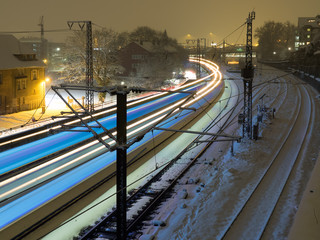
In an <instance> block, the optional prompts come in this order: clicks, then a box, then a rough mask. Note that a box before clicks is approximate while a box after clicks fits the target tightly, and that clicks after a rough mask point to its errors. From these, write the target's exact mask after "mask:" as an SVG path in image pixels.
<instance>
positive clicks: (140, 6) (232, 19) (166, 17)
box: [0, 0, 320, 43]
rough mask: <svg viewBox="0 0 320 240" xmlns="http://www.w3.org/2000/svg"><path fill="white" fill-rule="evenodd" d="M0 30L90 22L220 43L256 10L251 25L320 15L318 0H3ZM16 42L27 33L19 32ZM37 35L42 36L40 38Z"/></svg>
mask: <svg viewBox="0 0 320 240" xmlns="http://www.w3.org/2000/svg"><path fill="white" fill-rule="evenodd" d="M0 6H1V7H0V19H1V20H0V32H5V31H10V32H12V31H25V30H31V31H32V30H40V28H39V27H38V26H37V24H38V23H39V19H40V16H42V15H43V16H44V27H45V30H51V29H67V28H68V27H67V24H66V22H67V21H68V20H91V21H92V22H93V23H95V24H97V25H99V26H103V27H107V28H111V29H113V30H115V31H118V32H120V31H132V30H134V29H135V28H137V27H138V26H149V27H151V28H154V29H156V30H161V31H163V30H165V29H166V30H167V33H168V35H169V36H170V37H173V38H177V39H178V41H179V42H185V39H186V36H187V34H190V35H191V37H190V36H189V38H207V39H208V41H209V42H211V41H214V42H221V41H222V39H223V38H224V37H226V36H227V35H229V34H230V33H231V32H232V31H234V30H235V29H237V28H238V27H239V26H240V25H241V24H242V23H244V22H245V19H246V18H247V16H248V13H249V12H251V11H252V10H253V9H254V10H255V11H256V20H254V22H253V27H254V28H256V27H259V26H261V25H263V23H264V22H265V21H268V20H274V21H280V22H285V21H290V22H291V23H293V24H295V25H296V24H297V21H298V20H297V19H298V17H315V16H316V15H318V14H320V1H319V0H303V1H297V0H260V1H254V0H229V1H214V0H197V1H191V0H158V1H155V0H90V1H89V0H87V1H84V0H51V1H48V0H27V1H25V0H1V5H0ZM241 31H242V28H241V29H239V30H238V31H237V32H235V33H234V34H232V35H231V36H230V37H228V38H227V42H229V43H244V42H245V34H244V32H243V33H242V34H241ZM15 36H17V37H18V38H20V37H23V36H25V34H24V35H23V34H16V35H15ZM34 36H40V34H36V35H34ZM66 36H67V33H66V32H65V33H45V37H46V38H47V39H49V40H51V41H63V40H64V39H65V37H66Z"/></svg>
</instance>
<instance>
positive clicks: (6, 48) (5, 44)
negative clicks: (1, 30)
mask: <svg viewBox="0 0 320 240" xmlns="http://www.w3.org/2000/svg"><path fill="white" fill-rule="evenodd" d="M45 66H46V65H45V64H44V63H43V62H42V61H39V60H37V59H36V58H35V57H34V53H33V52H32V50H31V49H29V48H27V47H26V46H23V45H21V44H20V42H19V40H18V39H16V38H15V37H14V36H13V35H3V34H0V69H1V70H4V69H14V68H26V67H45Z"/></svg>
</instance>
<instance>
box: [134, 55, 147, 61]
mask: <svg viewBox="0 0 320 240" xmlns="http://www.w3.org/2000/svg"><path fill="white" fill-rule="evenodd" d="M131 58H132V59H135V60H140V59H142V60H143V59H145V55H140V54H133V55H132V56H131Z"/></svg>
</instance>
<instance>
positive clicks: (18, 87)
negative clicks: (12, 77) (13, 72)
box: [17, 79, 21, 90]
mask: <svg viewBox="0 0 320 240" xmlns="http://www.w3.org/2000/svg"><path fill="white" fill-rule="evenodd" d="M17 90H21V80H20V79H17Z"/></svg>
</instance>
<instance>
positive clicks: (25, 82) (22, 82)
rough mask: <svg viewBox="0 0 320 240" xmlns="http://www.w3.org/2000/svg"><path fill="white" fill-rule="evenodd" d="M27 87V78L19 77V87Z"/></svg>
mask: <svg viewBox="0 0 320 240" xmlns="http://www.w3.org/2000/svg"><path fill="white" fill-rule="evenodd" d="M26 88H27V79H25V78H24V79H21V89H26Z"/></svg>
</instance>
